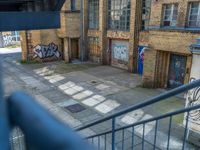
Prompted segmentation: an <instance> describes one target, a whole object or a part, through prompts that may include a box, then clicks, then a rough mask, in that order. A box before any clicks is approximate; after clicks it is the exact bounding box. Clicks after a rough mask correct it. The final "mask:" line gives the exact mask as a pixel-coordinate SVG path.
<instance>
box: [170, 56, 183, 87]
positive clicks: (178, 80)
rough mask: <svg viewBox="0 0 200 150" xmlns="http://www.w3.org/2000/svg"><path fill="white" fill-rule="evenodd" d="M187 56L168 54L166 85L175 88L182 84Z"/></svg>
mask: <svg viewBox="0 0 200 150" xmlns="http://www.w3.org/2000/svg"><path fill="white" fill-rule="evenodd" d="M186 61H187V57H185V56H181V55H175V54H172V55H171V56H170V65H169V75H168V87H169V88H175V87H178V86H181V85H183V84H184V80H185V74H186Z"/></svg>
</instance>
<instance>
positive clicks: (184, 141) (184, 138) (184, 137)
mask: <svg viewBox="0 0 200 150" xmlns="http://www.w3.org/2000/svg"><path fill="white" fill-rule="evenodd" d="M189 113H190V112H187V114H186V120H185V121H186V122H185V131H184V136H183V146H182V150H184V149H185V143H186V140H187V132H188V121H189V115H190V114H189Z"/></svg>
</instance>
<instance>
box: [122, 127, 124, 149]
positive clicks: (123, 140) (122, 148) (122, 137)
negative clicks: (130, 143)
mask: <svg viewBox="0 0 200 150" xmlns="http://www.w3.org/2000/svg"><path fill="white" fill-rule="evenodd" d="M122 150H124V130H122Z"/></svg>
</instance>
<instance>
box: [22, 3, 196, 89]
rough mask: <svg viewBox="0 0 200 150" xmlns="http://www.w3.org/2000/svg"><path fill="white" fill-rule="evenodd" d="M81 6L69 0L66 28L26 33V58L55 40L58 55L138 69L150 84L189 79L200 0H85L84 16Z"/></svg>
mask: <svg viewBox="0 0 200 150" xmlns="http://www.w3.org/2000/svg"><path fill="white" fill-rule="evenodd" d="M79 10H80V1H79V0H76V1H75V0H71V1H66V3H65V5H64V6H63V9H62V12H61V29H59V30H47V31H46V30H41V31H26V32H23V33H22V39H23V40H26V41H27V42H23V43H24V46H23V47H25V48H24V49H28V51H27V50H24V51H23V53H24V54H23V56H26V57H24V59H25V58H27V57H30V58H33V54H34V53H35V49H39V48H41V46H42V45H43V46H44V45H46V46H47V48H48V46H49V47H50V48H51V46H52V45H51V43H54V45H53V48H57V50H58V51H59V52H58V53H59V54H60V55H58V53H56V54H55V56H60V58H62V59H64V60H66V62H69V61H70V60H72V59H80V58H81V57H82V58H84V59H85V60H87V59H88V60H90V61H93V62H97V63H101V64H106V65H112V66H115V67H119V68H122V69H126V70H128V71H129V72H134V73H139V74H141V75H142V76H143V85H144V86H145V87H154V88H158V87H170V88H173V87H176V86H179V85H181V84H183V83H187V82H188V81H189V74H190V70H191V63H192V55H191V53H190V51H189V46H190V45H191V44H192V43H193V42H195V39H196V38H197V37H200V0H84V1H83V18H82V19H83V20H82V19H81V18H80V16H81V15H80V11H79ZM80 24H82V28H81V25H80ZM82 31H83V32H82ZM81 35H82V36H81ZM81 38H82V39H83V40H80V39H81ZM40 44H42V45H40ZM38 45H39V46H38ZM37 46H38V47H37ZM80 47H81V48H80ZM53 50H55V49H53ZM27 52H29V54H27ZM50 54H52V53H50ZM34 55H35V54H34ZM40 55H41V54H38V56H40ZM47 56H48V55H47ZM49 56H52V55H49ZM35 57H36V56H35ZM35 57H34V58H35ZM37 58H38V57H37ZM41 58H42V57H41ZM41 58H40V57H39V59H40V60H41ZM50 58H51V59H52V57H50ZM54 58H55V59H58V58H57V57H54ZM46 59H47V60H49V58H48V57H47V58H42V60H46Z"/></svg>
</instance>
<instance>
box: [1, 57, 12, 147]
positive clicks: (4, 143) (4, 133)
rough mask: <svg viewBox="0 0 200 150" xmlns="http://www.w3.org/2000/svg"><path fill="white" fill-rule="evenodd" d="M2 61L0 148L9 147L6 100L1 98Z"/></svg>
mask: <svg viewBox="0 0 200 150" xmlns="http://www.w3.org/2000/svg"><path fill="white" fill-rule="evenodd" d="M2 76H3V75H2V63H1V60H0V133H1V134H0V149H2V150H4V149H9V147H10V146H9V123H8V117H7V110H6V102H5V100H4V99H3V86H2V79H3V78H2Z"/></svg>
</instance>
